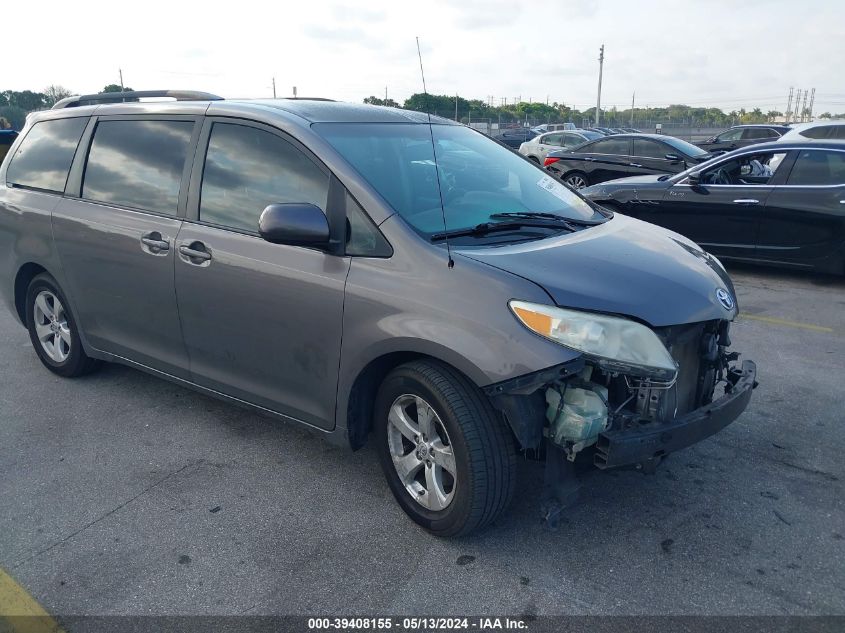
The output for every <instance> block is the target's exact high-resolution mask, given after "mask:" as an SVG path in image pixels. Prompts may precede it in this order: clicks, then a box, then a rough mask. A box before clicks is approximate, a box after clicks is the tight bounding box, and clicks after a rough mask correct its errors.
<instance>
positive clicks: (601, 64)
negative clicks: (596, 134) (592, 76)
mask: <svg viewBox="0 0 845 633" xmlns="http://www.w3.org/2000/svg"><path fill="white" fill-rule="evenodd" d="M603 70H604V44H602V45H601V48H600V49H599V93H598V96H597V97H596V127H598V125H599V123H600V122H601V75H602V71H603Z"/></svg>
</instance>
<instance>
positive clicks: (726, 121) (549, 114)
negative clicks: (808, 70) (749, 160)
mask: <svg viewBox="0 0 845 633" xmlns="http://www.w3.org/2000/svg"><path fill="white" fill-rule="evenodd" d="M364 103H369V104H372V105H386V106H391V107H394V108H404V109H406V110H417V111H419V112H427V113H429V114H437V115H439V116H442V117H446V118H449V119H456V118H457V120H459V121H462V122H464V123H467V122H469V121H482V120H487V121H491V122H498V123H501V124H518V123H523V122H525V121H528V122H529V123H530V124H531V125H537V124H539V123H566V122H572V123H575V124H576V125H581V124H582V122H583V121H585V120H586V121H595V117H596V109H595V108H588V109H586V110H578V109H576V108H572V107H569V106H567V105H566V104H564V103H557V102H554V103H551V104H548V103H536V102H533V103H529V102H521V103H513V104H508V105H499V106H494V105H491V104H490V103H488V102H486V101H482V100H480V99H464V98H463V97H460V96H453V95H431V94H425V93H417V94H414V95H411V96H410V97H409V98H407V99H406V100H405V101H404V103H402V104H401V105H400V104H399V103H397V102H396V101H394V100H393V99H387V100H385V99H380V98H378V97H375V96H371V97H367V98H366V99H364ZM456 107H457V114H456ZM631 114H632V112H631V109H630V108H627V109H624V110H617V109H616V108H615V107H614V108H609V109H604V108H602V111H601V117H600V118H601V122H602V125H609V126H612V127H615V126H626V125H630V124H631V120H632V117H631ZM805 114H809V112H805ZM780 116H783V113H782V112H779V111H777V110H768V111H766V112H763V111H762V110H761V109H760V108H754V109H751V110H746V109H745V108H741V109H739V110H732V111H731V112H725V111H724V110H721V109H719V108H697V107H693V106H688V105H683V104H673V105H669V106H666V107H661V108H636V107H635V108H634V110H633V121H634V125H636V124H637V122H638V121H639V122H649V123H666V124H672V123H677V124H681V125H690V126H695V127H729V126H731V125H736V124H738V123H770V122H772V121H774V120H775V118H776V117H780ZM839 117H845V113H842V114H835V115H834V114H831V113H829V112H825V113H824V114H822V115H821V117H820V118H839Z"/></svg>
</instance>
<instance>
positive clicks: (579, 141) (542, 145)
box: [519, 130, 602, 165]
mask: <svg viewBox="0 0 845 633" xmlns="http://www.w3.org/2000/svg"><path fill="white" fill-rule="evenodd" d="M601 137H602V135H601V134H600V133H599V132H592V131H590V130H567V131H565V132H548V133H546V134H540V135H539V136H535V137H534V138H532V139H531V140H530V141H526V142H525V143H523V144H522V145H520V146H519V153H520V154H522V155H523V156H527V157H528V158H530V159H531V160H533V161H534V162H535V163H537V164H539V165H542V164H543V162H544V161H545V160H546V156H548V154H549V152H554V151H556V150H559V149H573V148H575V147H578V146H579V145H583V144H584V143H586V142H587V141H592V140H594V139H597V138H601Z"/></svg>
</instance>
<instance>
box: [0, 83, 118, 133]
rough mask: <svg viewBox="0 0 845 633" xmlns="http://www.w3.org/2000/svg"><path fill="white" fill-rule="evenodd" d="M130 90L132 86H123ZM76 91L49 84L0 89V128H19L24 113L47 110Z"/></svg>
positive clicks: (109, 88)
mask: <svg viewBox="0 0 845 633" xmlns="http://www.w3.org/2000/svg"><path fill="white" fill-rule="evenodd" d="M124 89H125V90H132V88H128V87H127V88H124ZM120 91H121V87H120V86H119V85H117V84H109V85H107V86H105V87H104V88H103V89H102V90H101V91H100V92H101V93H103V92H120ZM74 94H76V93H74V92H72V91H71V90H68V89H67V88H65V87H64V86H59V85H50V86H47V87H46V88H44V90H42V91H41V92H33V91H32V90H21V91H17V90H0V128H3V127H11V128H12V129H15V130H20V129H21V128H22V127H23V125H24V123H25V121H26V115H27V114H29V113H30V112H35V111H36V110H49V109H50V108H52V107H53V106H54V105H55V104H56V103H57V102H59V101H61V100H62V99H64V98H66V97H70V96H72V95H74Z"/></svg>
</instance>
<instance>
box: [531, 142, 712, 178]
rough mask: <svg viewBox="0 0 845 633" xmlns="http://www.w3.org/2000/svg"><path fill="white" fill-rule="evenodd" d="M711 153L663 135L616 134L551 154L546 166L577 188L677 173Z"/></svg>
mask: <svg viewBox="0 0 845 633" xmlns="http://www.w3.org/2000/svg"><path fill="white" fill-rule="evenodd" d="M709 157H710V154H709V153H708V152H706V151H704V150H703V149H701V148H699V147H696V146H695V145H692V144H690V143H687V142H686V141H682V140H681V139H677V138H675V137H674V136H665V135H663V134H615V135H613V136H610V137H606V138H600V139H598V140H595V141H591V142H589V143H586V144H584V145H581V146H580V147H577V148H575V149H574V150H571V151H566V150H558V151H555V152H549V153H548V154H547V155H546V160H545V162H544V165H545V167H546V168H547V169H548V170H549V171H551V172H553V173H554V174H555V175H557V176H558V177H560V178H561V180H563V181H564V182H565V183H566V184H568V185H569V186H570V187H572V188H573V189H581V188H582V187H586V186H588V185H592V184H596V183H599V182H604V181H606V180H613V179H615V178H625V177H627V176H641V175H645V174H676V173H678V172H682V171H684V170H685V169H687V168H688V167H689V166H691V165H696V164H698V163H700V162H702V161H704V160H707V159H708V158H709Z"/></svg>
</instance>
